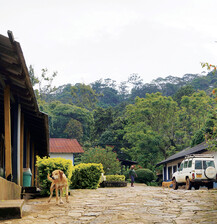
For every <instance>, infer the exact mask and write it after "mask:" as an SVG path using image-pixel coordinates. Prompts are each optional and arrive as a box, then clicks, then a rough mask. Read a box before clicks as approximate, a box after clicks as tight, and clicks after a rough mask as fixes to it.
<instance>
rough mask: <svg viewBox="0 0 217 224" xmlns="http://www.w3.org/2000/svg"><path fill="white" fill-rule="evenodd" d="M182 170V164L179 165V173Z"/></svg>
mask: <svg viewBox="0 0 217 224" xmlns="http://www.w3.org/2000/svg"><path fill="white" fill-rule="evenodd" d="M182 170H183V163H181V165H180V167H179V171H182Z"/></svg>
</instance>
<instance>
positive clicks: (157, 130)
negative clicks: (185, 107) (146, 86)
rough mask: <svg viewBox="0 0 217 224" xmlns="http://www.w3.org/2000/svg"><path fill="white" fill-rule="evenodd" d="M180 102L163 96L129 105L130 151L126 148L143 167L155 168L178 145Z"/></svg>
mask: <svg viewBox="0 0 217 224" xmlns="http://www.w3.org/2000/svg"><path fill="white" fill-rule="evenodd" d="M177 110H178V107H177V103H176V102H175V101H174V100H173V99H172V98H171V97H165V96H162V94H161V93H155V94H154V93H153V94H147V95H146V98H145V99H144V98H139V97H137V98H136V101H135V104H131V105H128V106H127V111H126V120H127V125H125V127H124V130H125V135H124V139H126V140H127V141H128V142H129V143H131V145H132V146H131V148H125V149H123V150H124V151H125V152H126V153H127V154H129V155H130V156H131V158H132V159H133V160H134V161H137V162H138V163H139V164H141V166H143V167H148V168H153V167H154V166H155V164H156V162H157V161H158V160H159V159H162V158H163V157H164V158H165V157H167V150H168V149H169V146H171V144H173V145H175V144H176V142H175V140H176V139H175V133H174V130H175V127H176V122H177Z"/></svg>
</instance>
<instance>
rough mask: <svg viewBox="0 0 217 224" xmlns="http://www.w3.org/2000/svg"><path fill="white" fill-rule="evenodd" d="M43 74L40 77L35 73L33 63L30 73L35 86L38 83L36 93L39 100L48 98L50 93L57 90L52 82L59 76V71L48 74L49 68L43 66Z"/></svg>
mask: <svg viewBox="0 0 217 224" xmlns="http://www.w3.org/2000/svg"><path fill="white" fill-rule="evenodd" d="M41 71H42V73H41V75H40V76H39V77H38V76H36V75H35V71H34V68H33V66H32V65H30V67H29V75H30V80H31V82H32V85H33V87H36V85H38V88H37V87H36V88H35V94H36V98H37V100H41V101H43V100H47V98H48V97H49V95H50V94H51V93H52V92H54V91H55V90H56V87H55V86H54V87H52V83H53V80H54V78H55V77H56V76H57V72H53V74H48V69H47V68H43V69H42V70H41Z"/></svg>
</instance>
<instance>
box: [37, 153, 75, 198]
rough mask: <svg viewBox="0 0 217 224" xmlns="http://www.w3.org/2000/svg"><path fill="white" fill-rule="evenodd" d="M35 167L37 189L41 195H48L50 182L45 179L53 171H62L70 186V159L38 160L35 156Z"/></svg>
mask: <svg viewBox="0 0 217 224" xmlns="http://www.w3.org/2000/svg"><path fill="white" fill-rule="evenodd" d="M36 166H37V167H38V176H37V177H38V181H39V187H40V189H41V195H43V196H49V195H50V185H51V182H50V181H49V180H48V179H47V174H48V173H49V174H50V175H51V174H52V172H53V171H54V170H62V171H63V172H64V173H65V175H66V177H67V179H68V182H69V184H70V179H71V175H72V161H71V160H70V159H62V158H48V157H44V158H40V157H39V156H37V161H36Z"/></svg>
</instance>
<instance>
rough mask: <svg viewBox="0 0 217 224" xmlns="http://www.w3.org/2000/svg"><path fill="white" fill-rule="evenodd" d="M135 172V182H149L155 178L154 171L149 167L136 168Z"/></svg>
mask: <svg viewBox="0 0 217 224" xmlns="http://www.w3.org/2000/svg"><path fill="white" fill-rule="evenodd" d="M136 174H137V177H136V178H135V181H136V182H137V183H145V184H149V182H151V181H152V180H154V179H155V175H154V173H153V172H152V171H151V170H149V169H139V170H136Z"/></svg>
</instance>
